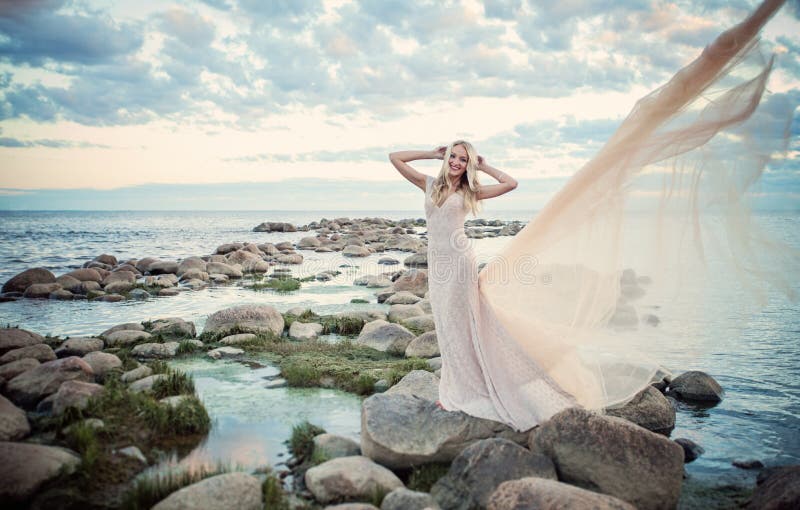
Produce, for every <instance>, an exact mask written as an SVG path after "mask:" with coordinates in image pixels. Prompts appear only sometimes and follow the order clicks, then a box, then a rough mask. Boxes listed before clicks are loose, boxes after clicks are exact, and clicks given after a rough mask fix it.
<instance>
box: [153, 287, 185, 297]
mask: <svg viewBox="0 0 800 510" xmlns="http://www.w3.org/2000/svg"><path fill="white" fill-rule="evenodd" d="M180 293H181V291H180V289H161V290H159V291H158V295H159V296H161V297H170V296H177V295H178V294H180Z"/></svg>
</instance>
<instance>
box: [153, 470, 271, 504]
mask: <svg viewBox="0 0 800 510" xmlns="http://www.w3.org/2000/svg"><path fill="white" fill-rule="evenodd" d="M191 508H196V509H200V508H202V509H204V510H233V509H236V510H261V509H262V508H263V503H262V501H261V481H260V480H259V479H258V478H256V477H255V476H252V475H248V474H246V473H225V474H222V475H217V476H212V477H210V478H206V479H205V480H202V481H200V482H197V483H195V484H192V485H190V486H188V487H184V488H183V489H180V490H178V491H176V492H173V493H172V494H170V495H169V496H167V497H166V498H165V499H164V500H162V501H161V502H159V503H158V504H156V505H155V506H154V507H153V508H152V510H186V509H191Z"/></svg>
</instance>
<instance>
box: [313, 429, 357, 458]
mask: <svg viewBox="0 0 800 510" xmlns="http://www.w3.org/2000/svg"><path fill="white" fill-rule="evenodd" d="M314 453H315V454H319V455H321V456H323V457H325V458H328V459H335V458H337V457H351V456H353V455H361V446H359V444H358V443H356V442H355V441H353V440H352V439H350V438H349V437H344V436H337V435H336V434H327V433H325V434H318V435H316V436H314Z"/></svg>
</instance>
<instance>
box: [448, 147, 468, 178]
mask: <svg viewBox="0 0 800 510" xmlns="http://www.w3.org/2000/svg"><path fill="white" fill-rule="evenodd" d="M468 161H469V156H468V155H467V149H465V148H464V146H463V145H454V146H453V150H451V151H450V161H449V164H450V177H451V178H452V179H453V180H455V181H456V182H458V180H459V179H460V178H461V176H462V175H463V174H464V172H466V171H467V162H468Z"/></svg>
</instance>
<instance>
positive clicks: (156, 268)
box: [147, 260, 178, 275]
mask: <svg viewBox="0 0 800 510" xmlns="http://www.w3.org/2000/svg"><path fill="white" fill-rule="evenodd" d="M147 272H148V273H150V274H153V275H160V274H167V273H169V274H175V273H177V272H178V263H177V262H172V261H169V260H159V261H157V262H153V263H152V264H150V267H149V268H147Z"/></svg>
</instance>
